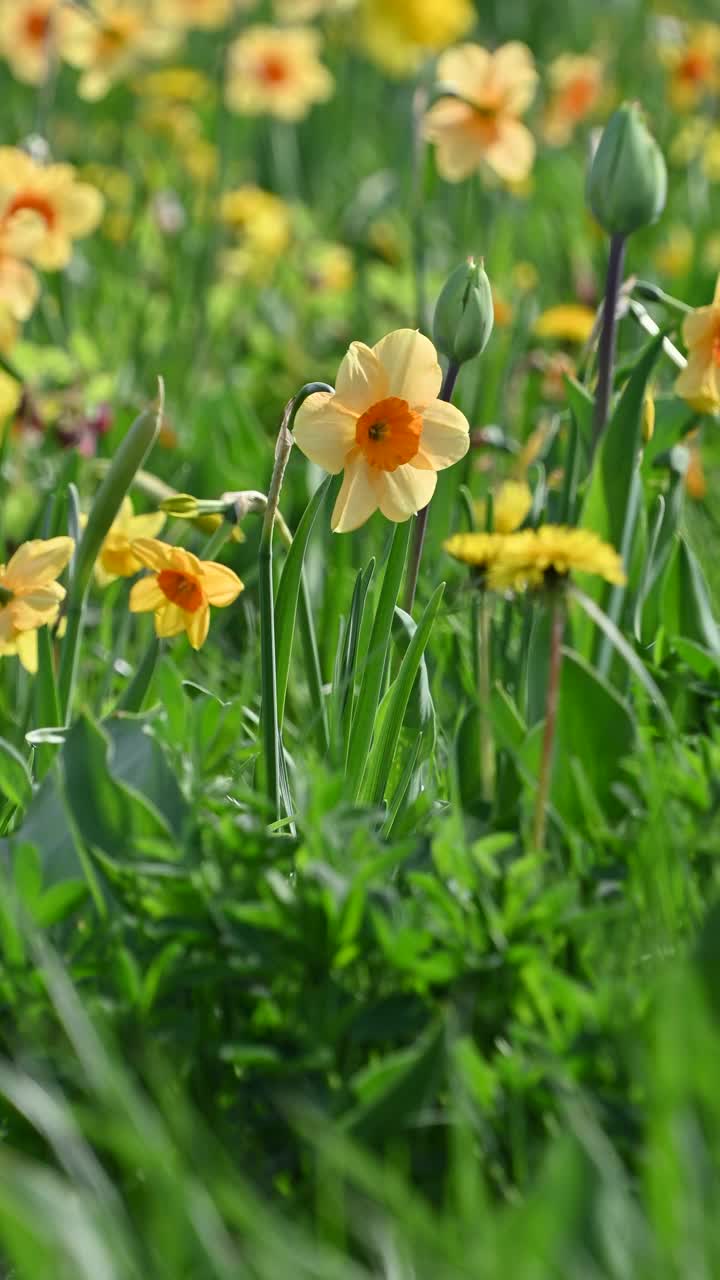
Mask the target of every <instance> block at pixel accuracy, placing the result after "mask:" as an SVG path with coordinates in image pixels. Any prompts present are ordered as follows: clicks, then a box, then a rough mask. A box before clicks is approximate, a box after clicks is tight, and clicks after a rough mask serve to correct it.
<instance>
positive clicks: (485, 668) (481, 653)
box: [477, 591, 495, 804]
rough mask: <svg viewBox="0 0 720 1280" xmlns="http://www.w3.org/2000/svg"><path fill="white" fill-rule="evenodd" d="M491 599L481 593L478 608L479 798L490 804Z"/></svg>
mask: <svg viewBox="0 0 720 1280" xmlns="http://www.w3.org/2000/svg"><path fill="white" fill-rule="evenodd" d="M492 608H493V606H492V596H491V595H490V593H489V592H487V591H483V592H482V594H481V597H480V603H479V608H478V653H477V669H478V699H479V703H480V780H481V788H482V798H483V800H484V801H485V802H486V803H487V804H489V803H490V802H491V801H492V798H493V795H494V794H495V744H494V742H493V731H492V720H491V719H490V693H491V688H492V671H491V663H492Z"/></svg>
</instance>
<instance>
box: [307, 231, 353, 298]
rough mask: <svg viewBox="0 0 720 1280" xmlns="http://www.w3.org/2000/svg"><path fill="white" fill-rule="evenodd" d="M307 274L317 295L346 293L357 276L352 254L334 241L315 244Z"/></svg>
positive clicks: (310, 255)
mask: <svg viewBox="0 0 720 1280" xmlns="http://www.w3.org/2000/svg"><path fill="white" fill-rule="evenodd" d="M306 274H307V280H308V284H309V285H310V288H311V289H312V290H313V291H314V292H315V293H346V292H347V290H348V289H350V288H352V284H353V279H354V275H355V272H354V266H353V256H352V253H351V252H350V250H349V249H348V248H347V246H346V245H344V244H336V243H333V242H332V241H327V242H322V243H320V244H315V245H313V246H312V248H311V250H310V252H309V253H308V261H307V269H306Z"/></svg>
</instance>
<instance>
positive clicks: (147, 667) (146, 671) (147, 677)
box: [116, 636, 161, 714]
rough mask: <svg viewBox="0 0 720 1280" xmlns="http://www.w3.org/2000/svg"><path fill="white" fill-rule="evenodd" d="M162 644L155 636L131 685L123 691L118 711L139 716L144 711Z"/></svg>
mask: <svg viewBox="0 0 720 1280" xmlns="http://www.w3.org/2000/svg"><path fill="white" fill-rule="evenodd" d="M160 652H161V642H160V641H159V640H158V638H157V636H153V638H152V640H151V641H150V643H149V645H148V647H147V649H146V650H145V653H144V654H143V657H142V660H141V662H140V665H139V666H138V669H137V671H136V672H135V675H134V676H133V678H132V680H131V681H130V683H129V685H127V687H126V688H125V690H124V691H123V694H122V696H121V698H120V700H119V702H118V704H117V708H116V710H118V711H127V712H132V713H134V714H137V713H138V712H140V711H142V709H143V703H144V701H145V698H146V695H147V691H148V689H149V688H150V684H151V682H152V678H153V676H154V675H155V667H156V666H157V660H158V658H159V657H160Z"/></svg>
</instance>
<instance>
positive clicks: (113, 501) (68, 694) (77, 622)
mask: <svg viewBox="0 0 720 1280" xmlns="http://www.w3.org/2000/svg"><path fill="white" fill-rule="evenodd" d="M164 402H165V389H164V385H163V381H162V378H160V379H158V399H157V405H156V406H155V407H154V408H150V409H146V410H145V411H144V412H143V413H141V414H140V416H139V418H136V419H135V422H134V423H133V425H132V426H131V427H130V430H129V431H128V433H127V435H126V436H125V439H124V440H123V442H122V444H121V445H120V448H119V449H118V451H117V453H116V454H115V457H114V458H113V460H112V463H111V464H110V467H109V468H108V471H107V474H106V475H105V479H104V480H103V482H102V484H101V486H100V488H99V490H98V492H97V494H96V497H95V501H94V502H93V505H92V509H91V511H90V514H89V516H88V522H87V525H86V526H85V530H84V532H83V535H82V538H81V539H80V542H79V544H78V547H77V550H76V552H75V557H74V560H73V564H72V572H71V579H70V590H69V592H68V605H67V631H66V633H65V637H64V639H63V644H62V654H61V659H60V674H59V678H58V693H59V697H60V713H61V716H62V720H63V723H65V724H67V723H68V722H69V719H70V715H71V712H72V702H73V694H74V692H75V683H76V680H77V671H78V662H79V659H80V645H81V642H82V634H83V628H84V624H85V605H86V601H87V594H88V590H89V587H90V581H91V578H92V571H93V567H94V565H95V561H96V560H97V557H98V554H99V552H100V548H101V546H102V544H103V541H104V539H105V537H106V535H107V533H108V530H109V529H110V526H111V525H112V522H113V520H114V519H115V517H116V515H117V513H118V511H119V510H120V505H121V503H122V500H123V498H124V497H125V494H126V493H127V492H128V490H129V488H130V486H131V484H132V482H133V479H134V478H135V475H136V473H137V471H138V470H139V468H140V467H141V466H142V464H143V462H144V461H145V458H146V457H147V455H148V453H149V452H150V450H151V448H152V446H153V444H154V443H155V440H156V439H157V435H158V432H159V431H160V424H161V422H162V415H163V406H164Z"/></svg>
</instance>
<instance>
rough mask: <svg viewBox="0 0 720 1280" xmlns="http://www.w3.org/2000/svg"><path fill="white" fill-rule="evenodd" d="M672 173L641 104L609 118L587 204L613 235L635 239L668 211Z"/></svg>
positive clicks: (625, 105)
mask: <svg viewBox="0 0 720 1280" xmlns="http://www.w3.org/2000/svg"><path fill="white" fill-rule="evenodd" d="M666 195H667V169H666V167H665V160H664V158H663V154H662V151H661V150H660V148H659V146H658V144H657V142H656V141H655V139H654V138H653V136H652V134H651V133H650V131H649V129H648V128H647V125H646V124H645V121H644V119H643V116H642V112H641V110H640V108H639V107H638V106H637V104H636V103H630V102H625V103H623V105H622V106H621V107H618V110H617V111H616V112H615V113H614V114H613V115H612V116H611V117H610V119H609V121H608V123H607V125H606V126H605V129H604V130H603V134H602V137H601V139H600V142H599V143H598V146H597V150H596V151H595V155H594V157H593V160H592V164H591V165H590V172H589V174H588V179H587V200H588V204H589V205H590V208H591V209H592V211H593V213H594V215H595V217H596V218H597V220H598V222H599V223H600V225H601V226H602V227H604V228H605V230H606V231H607V232H608V233H609V234H610V235H623V236H627V235H630V233H631V232H632V231H637V230H638V228H639V227H646V226H648V225H649V224H650V223H651V222H655V221H656V220H657V219H658V218H659V217H660V214H661V213H662V211H663V209H664V208H665V197H666Z"/></svg>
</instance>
